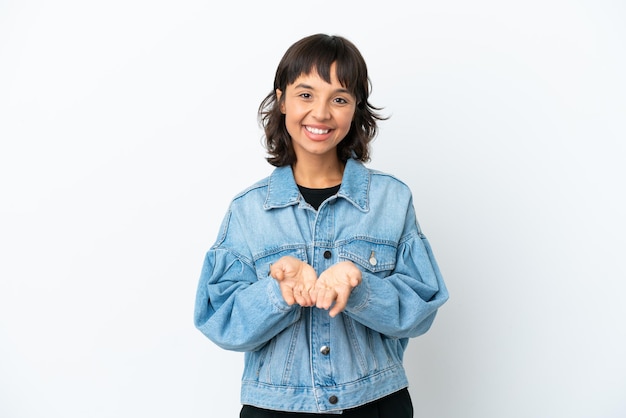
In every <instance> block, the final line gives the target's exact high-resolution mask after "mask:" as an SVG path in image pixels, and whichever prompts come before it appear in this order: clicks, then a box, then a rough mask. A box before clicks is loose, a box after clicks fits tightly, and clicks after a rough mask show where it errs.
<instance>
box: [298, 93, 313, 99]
mask: <svg viewBox="0 0 626 418" xmlns="http://www.w3.org/2000/svg"><path fill="white" fill-rule="evenodd" d="M298 96H300V97H302V98H303V99H310V98H311V93H300V94H299V95H298Z"/></svg>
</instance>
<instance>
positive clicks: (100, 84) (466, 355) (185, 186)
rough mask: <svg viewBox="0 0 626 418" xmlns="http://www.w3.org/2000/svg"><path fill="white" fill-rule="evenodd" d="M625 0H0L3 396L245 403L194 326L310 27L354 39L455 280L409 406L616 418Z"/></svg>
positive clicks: (392, 161)
mask: <svg viewBox="0 0 626 418" xmlns="http://www.w3.org/2000/svg"><path fill="white" fill-rule="evenodd" d="M625 21H626V4H625V3H624V2H622V1H618V0H615V1H610V0H577V1H576V0H573V1H565V0H541V1H539V0H528V1H496V0H479V1H474V2H465V1H460V0H444V1H439V2H424V1H418V2H416V3H415V2H414V3H406V2H400V1H394V0H390V1H384V2H381V1H365V0H359V1H343V2H341V1H318V2H314V3H310V2H309V3H300V2H293V1H265V2H253V1H248V2H241V1H232V2H228V3H227V2H219V3H215V2H207V1H199V0H197V1H196V0H179V1H176V2H174V1H169V2H168V1H147V0H124V1H120V0H113V1H108V2H97V1H95V2H84V1H78V0H75V1H71V0H61V1H57V2H46V1H36V0H22V1H14V0H8V1H7V0H5V1H1V2H0V139H1V146H0V199H1V204H0V417H2V418H39V417H46V418H57V417H58V418H84V417H89V418H103V417H107V418H113V417H115V418H119V417H148V416H149V417H154V418H161V417H163V418H165V417H167V418H170V417H172V418H173V417H177V418H178V417H188V418H192V417H210V418H221V417H225V418H226V417H235V416H238V410H239V378H240V373H241V369H242V361H243V355H242V354H240V353H232V352H226V351H223V350H221V349H219V348H217V347H216V346H214V345H213V344H212V343H211V342H210V341H209V340H208V339H206V338H205V337H204V336H202V334H200V333H199V332H198V331H197V330H195V328H194V327H193V321H192V314H193V302H194V296H195V288H196V284H197V279H198V276H199V273H200V268H201V264H202V260H203V256H204V252H205V251H206V250H207V249H208V248H209V246H210V245H211V244H212V243H213V240H214V239H215V236H216V234H217V229H218V227H219V223H220V221H221V218H222V216H223V214H224V211H225V210H226V207H227V205H228V203H229V201H230V199H231V198H232V197H233V196H234V194H235V193H236V192H238V191H239V190H241V189H242V188H244V187H246V186H248V185H249V184H251V183H252V182H254V181H256V180H258V179H260V178H261V177H264V176H265V175H267V174H269V172H270V170H271V166H270V165H269V164H267V163H266V162H265V160H264V157H265V154H264V151H263V148H262V146H261V130H260V129H259V127H258V125H257V119H256V111H257V107H258V105H259V103H260V101H261V100H262V99H263V97H265V95H266V94H267V93H268V92H269V90H270V89H271V87H272V80H273V75H274V71H275V69H276V65H277V64H278V61H279V59H280V58H281V56H282V54H283V52H284V51H285V49H286V48H287V47H288V46H289V45H291V44H292V43H293V42H294V41H296V40H297V39H299V38H301V37H302V36H305V35H309V34H312V33H316V32H326V33H331V34H339V35H344V36H346V37H348V38H349V39H351V40H352V41H354V42H355V43H356V45H357V46H358V47H359V48H360V49H361V51H362V53H363V55H364V56H365V58H366V60H367V62H368V64H369V69H370V78H371V80H372V84H373V94H372V96H371V101H372V102H373V103H374V104H375V105H377V106H381V107H384V112H385V113H386V114H388V115H391V118H390V119H389V120H388V121H386V122H383V123H381V129H380V134H379V136H378V138H377V139H376V141H375V142H374V145H373V160H372V162H371V164H370V166H372V167H374V168H377V169H381V170H384V171H388V172H391V173H393V174H396V175H397V176H398V177H400V178H401V179H403V180H404V181H405V182H407V183H408V184H409V186H410V187H411V188H412V190H413V192H414V195H415V205H416V209H417V213H418V218H419V220H420V223H421V225H422V228H423V230H424V232H425V233H426V235H427V236H428V237H429V239H430V241H431V244H432V245H433V247H434V250H435V254H436V256H437V259H438V261H439V264H440V267H441V270H442V271H443V274H444V277H445V279H446V282H447V284H448V286H449V290H450V293H451V299H450V301H449V302H448V303H447V304H446V305H444V307H443V308H442V309H441V310H440V313H439V316H438V318H437V320H436V321H435V323H434V325H433V328H432V329H431V331H430V332H429V333H428V334H426V335H424V336H423V337H420V338H418V339H415V340H413V341H412V342H411V344H410V346H409V350H408V352H407V356H406V364H407V368H408V370H409V374H410V376H409V378H410V381H411V387H410V390H411V394H412V396H413V400H414V403H415V407H416V417H428V418H502V417H506V418H530V417H532V418H561V417H567V418H623V417H624V416H626V400H625V399H626V398H625V394H626V356H625V355H624V353H626V326H625V324H624V319H625V318H626V303H624V298H625V295H626V268H625V267H624V253H625V251H626V239H625V236H626V222H625V220H624V214H625V213H626V204H625V203H624V179H625V178H626V168H625V160H626V145H625V143H626V81H625V78H624V74H626V54H625V51H626V29H625V26H624V22H625Z"/></svg>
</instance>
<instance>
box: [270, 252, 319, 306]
mask: <svg viewBox="0 0 626 418" xmlns="http://www.w3.org/2000/svg"><path fill="white" fill-rule="evenodd" d="M270 275H271V276H272V277H273V278H275V279H276V280H277V281H278V286H279V288H280V292H281V294H282V295H283V299H285V302H287V304H288V305H293V304H295V303H297V304H298V305H300V306H313V305H314V301H313V299H312V297H311V290H312V289H313V288H314V287H315V282H316V280H317V274H316V273H315V270H314V269H313V267H311V266H310V265H308V264H307V263H305V262H304V261H301V260H299V259H297V258H295V257H291V256H285V257H281V258H280V259H279V260H278V261H277V262H276V263H274V264H272V265H271V267H270Z"/></svg>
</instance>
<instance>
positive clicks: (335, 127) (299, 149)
mask: <svg viewBox="0 0 626 418" xmlns="http://www.w3.org/2000/svg"><path fill="white" fill-rule="evenodd" d="M330 73H331V79H330V83H327V82H326V81H324V79H323V78H321V77H320V76H319V75H318V74H317V72H316V71H312V72H311V73H310V74H308V75H305V74H302V75H300V77H298V78H297V79H296V80H295V81H294V82H293V84H289V85H288V86H287V88H286V89H285V91H284V92H283V91H281V90H276V95H277V98H278V100H280V99H281V97H282V99H283V101H282V104H281V112H282V113H283V114H284V115H285V125H286V128H287V131H288V132H289V135H290V136H291V140H292V143H293V148H294V151H295V153H296V157H297V160H298V161H300V162H301V161H303V159H309V158H313V159H320V158H321V159H324V158H333V159H337V152H336V148H337V145H338V144H339V143H340V142H341V140H342V139H343V138H344V137H345V136H346V135H347V134H348V132H349V131H350V124H351V123H352V118H353V116H354V112H355V110H356V99H355V97H354V96H353V95H352V94H350V92H348V91H347V90H346V89H345V88H344V87H343V86H342V85H341V84H340V83H339V81H338V80H337V75H336V70H335V64H332V66H331V68H330Z"/></svg>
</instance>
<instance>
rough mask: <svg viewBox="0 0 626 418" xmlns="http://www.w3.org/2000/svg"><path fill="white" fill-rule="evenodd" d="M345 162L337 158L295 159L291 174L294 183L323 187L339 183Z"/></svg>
mask: <svg viewBox="0 0 626 418" xmlns="http://www.w3.org/2000/svg"><path fill="white" fill-rule="evenodd" d="M344 167H345V164H344V163H342V162H341V161H339V159H338V158H337V159H333V160H330V161H329V160H328V159H326V160H316V161H311V160H307V161H296V162H295V163H294V164H293V166H292V168H293V175H294V177H295V180H296V183H297V184H299V185H300V186H304V187H308V188H310V189H324V188H327V187H333V186H336V185H338V184H340V183H341V179H342V178H343V169H344Z"/></svg>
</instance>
